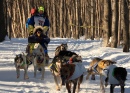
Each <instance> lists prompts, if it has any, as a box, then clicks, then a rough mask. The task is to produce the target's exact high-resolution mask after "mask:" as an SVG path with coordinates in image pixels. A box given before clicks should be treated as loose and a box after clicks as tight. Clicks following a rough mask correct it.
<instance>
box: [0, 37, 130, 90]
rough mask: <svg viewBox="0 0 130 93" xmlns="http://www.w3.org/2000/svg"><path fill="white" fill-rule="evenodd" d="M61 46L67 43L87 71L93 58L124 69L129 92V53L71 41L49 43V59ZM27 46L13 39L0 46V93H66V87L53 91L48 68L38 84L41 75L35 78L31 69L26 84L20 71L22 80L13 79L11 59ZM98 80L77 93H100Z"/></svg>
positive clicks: (83, 85) (20, 40)
mask: <svg viewBox="0 0 130 93" xmlns="http://www.w3.org/2000/svg"><path fill="white" fill-rule="evenodd" d="M61 43H67V44H68V46H69V47H68V49H69V50H70V51H74V52H76V53H78V54H80V55H81V56H82V58H83V64H84V66H85V67H86V68H88V64H89V62H90V61H91V60H92V58H94V57H100V58H105V59H111V60H115V61H116V62H117V63H118V64H117V65H118V66H123V67H126V68H127V71H128V78H127V79H128V80H127V82H126V86H125V88H126V93H129V91H130V80H129V79H130V56H129V55H130V53H123V52H122V49H120V48H117V49H112V48H103V47H101V41H98V40H93V41H91V40H83V39H79V40H74V39H66V38H64V39H61V38H55V39H51V42H50V43H49V46H48V50H49V52H48V53H49V56H50V57H51V58H53V57H54V54H55V53H54V51H55V48H56V47H57V46H58V45H60V44H61ZM26 46H27V39H21V38H19V39H17V38H13V39H12V40H11V41H4V42H1V43H0V93H67V90H66V88H65V86H63V87H62V89H61V91H56V90H55V83H54V79H53V76H52V74H51V72H50V71H49V69H48V67H46V68H45V69H46V70H45V79H44V80H41V79H40V78H41V73H40V72H38V73H37V77H36V78H34V75H33V66H32V65H31V66H30V67H29V69H28V76H29V80H24V79H23V71H21V77H20V78H19V79H17V78H16V71H15V67H14V57H15V55H16V54H19V53H21V52H23V51H25V49H26ZM99 83H100V81H99V76H96V81H92V80H87V81H86V80H85V76H84V80H83V83H82V84H81V89H80V92H79V93H100V86H99ZM106 93H109V86H108V87H107V88H106ZM114 93H120V88H119V87H116V89H115V92H114Z"/></svg>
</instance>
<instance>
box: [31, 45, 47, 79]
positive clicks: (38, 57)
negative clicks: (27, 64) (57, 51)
mask: <svg viewBox="0 0 130 93" xmlns="http://www.w3.org/2000/svg"><path fill="white" fill-rule="evenodd" d="M32 54H33V55H32V56H33V66H34V77H36V72H37V69H40V70H41V73H42V77H41V79H42V80H43V79H44V73H45V62H46V57H45V53H44V49H43V47H42V46H41V45H40V44H39V43H35V45H34V50H33V52H32Z"/></svg>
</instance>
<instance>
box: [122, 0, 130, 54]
mask: <svg viewBox="0 0 130 93" xmlns="http://www.w3.org/2000/svg"><path fill="white" fill-rule="evenodd" d="M127 2H128V1H127V0H122V13H123V14H122V15H123V17H122V21H123V41H124V47H123V52H129V20H128V19H129V9H128V3H127Z"/></svg>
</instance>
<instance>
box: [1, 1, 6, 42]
mask: <svg viewBox="0 0 130 93" xmlns="http://www.w3.org/2000/svg"><path fill="white" fill-rule="evenodd" d="M4 9H6V2H5V0H0V14H1V15H0V24H1V26H0V42H2V41H4V40H5V36H6V35H7V29H6V25H5V23H6V16H5V15H6V12H5V11H6V10H4Z"/></svg>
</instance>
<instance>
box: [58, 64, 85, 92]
mask: <svg viewBox="0 0 130 93" xmlns="http://www.w3.org/2000/svg"><path fill="white" fill-rule="evenodd" d="M83 68H84V67H83V65H82V63H78V64H65V65H62V66H61V69H60V75H61V79H62V85H65V84H66V88H67V90H68V93H71V83H73V84H74V86H73V93H75V91H76V88H77V92H79V89H80V84H81V83H82V80H83V74H84V72H85V70H83ZM77 84H78V86H77Z"/></svg>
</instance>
